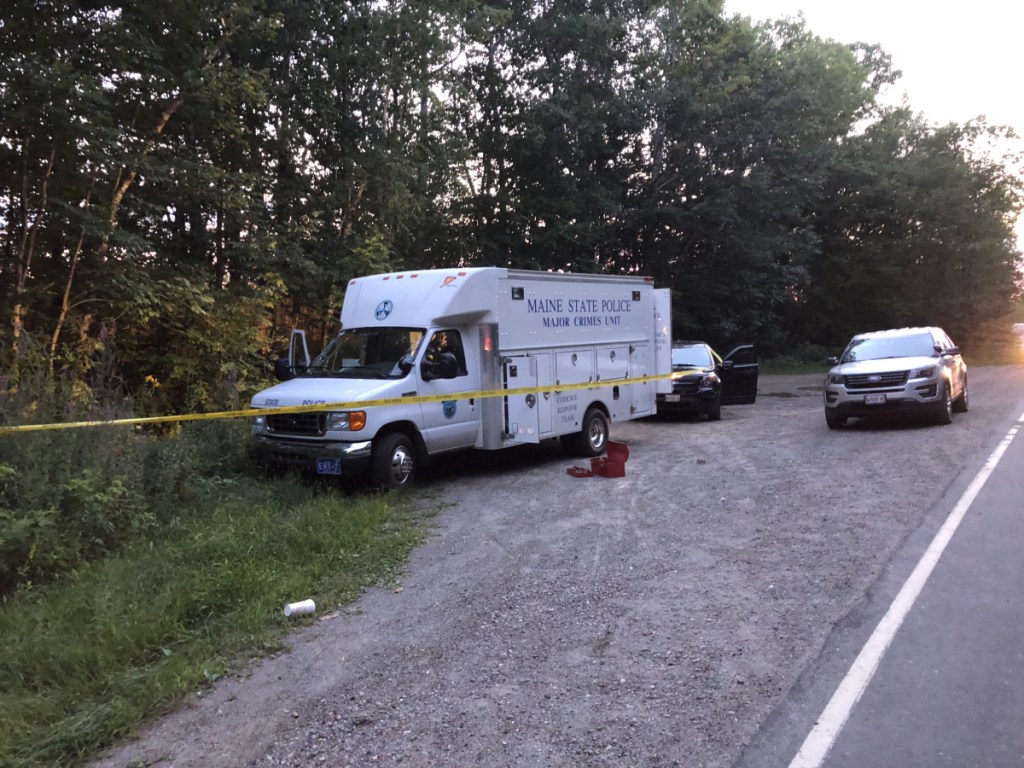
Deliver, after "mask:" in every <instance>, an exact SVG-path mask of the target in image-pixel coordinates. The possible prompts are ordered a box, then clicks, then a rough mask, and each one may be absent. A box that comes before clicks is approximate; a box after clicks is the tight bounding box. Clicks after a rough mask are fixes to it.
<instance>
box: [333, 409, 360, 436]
mask: <svg viewBox="0 0 1024 768" xmlns="http://www.w3.org/2000/svg"><path fill="white" fill-rule="evenodd" d="M365 426H366V411H329V412H328V413H327V431H328V432H334V431H342V432H358V431H359V430H360V429H362V428H363V427H365Z"/></svg>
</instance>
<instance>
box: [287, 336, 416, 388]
mask: <svg viewBox="0 0 1024 768" xmlns="http://www.w3.org/2000/svg"><path fill="white" fill-rule="evenodd" d="M425 333H426V329H424V328H346V329H345V330H343V331H342V332H341V333H339V334H338V335H337V336H335V337H334V338H333V339H331V341H330V342H329V343H328V344H327V346H326V347H324V349H323V351H322V352H321V353H320V354H319V355H317V356H316V359H315V360H313V362H312V363H310V366H309V368H308V369H307V370H306V371H305V373H302V374H300V375H303V376H310V377H323V376H332V377H338V378H346V379H401V378H403V377H404V376H405V375H406V374H407V373H408V372H409V371H410V370H411V369H412V358H413V357H415V356H416V350H417V349H418V348H419V345H420V342H421V341H422V340H423V336H424V334H425ZM403 363H404V364H403Z"/></svg>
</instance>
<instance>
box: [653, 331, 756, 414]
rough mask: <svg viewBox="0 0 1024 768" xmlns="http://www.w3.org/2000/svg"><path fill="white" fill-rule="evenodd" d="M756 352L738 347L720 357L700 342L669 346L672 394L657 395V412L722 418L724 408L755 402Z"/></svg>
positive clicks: (742, 346)
mask: <svg viewBox="0 0 1024 768" xmlns="http://www.w3.org/2000/svg"><path fill="white" fill-rule="evenodd" d="M757 373H758V364H757V353H756V352H755V351H754V347H753V345H751V344H741V345H740V346H738V347H736V348H735V349H734V350H733V351H732V352H730V353H729V354H728V355H726V356H725V357H724V358H723V357H721V356H720V355H719V354H718V353H717V352H715V350H713V349H712V348H711V347H710V346H708V345H707V344H705V343H704V342H703V341H677V342H674V343H673V344H672V392H671V393H670V394H659V395H658V411H678V412H683V413H693V414H697V415H701V414H706V415H707V417H708V419H709V420H711V421H718V420H719V419H720V418H722V406H723V405H743V404H749V403H753V402H754V401H755V400H756V399H757Z"/></svg>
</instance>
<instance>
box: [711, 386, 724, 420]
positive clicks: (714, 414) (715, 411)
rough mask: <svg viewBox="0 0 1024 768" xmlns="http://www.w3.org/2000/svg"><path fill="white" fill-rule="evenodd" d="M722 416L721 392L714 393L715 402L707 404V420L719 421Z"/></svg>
mask: <svg viewBox="0 0 1024 768" xmlns="http://www.w3.org/2000/svg"><path fill="white" fill-rule="evenodd" d="M721 418H722V393H721V392H719V393H718V394H717V395H715V402H713V403H712V404H711V405H709V406H708V421H719V420H721Z"/></svg>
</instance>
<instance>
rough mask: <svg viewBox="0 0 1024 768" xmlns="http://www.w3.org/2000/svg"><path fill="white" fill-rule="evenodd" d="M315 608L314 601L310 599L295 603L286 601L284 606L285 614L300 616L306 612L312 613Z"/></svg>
mask: <svg viewBox="0 0 1024 768" xmlns="http://www.w3.org/2000/svg"><path fill="white" fill-rule="evenodd" d="M315 610H316V603H314V602H313V601H312V600H300V601H299V602H297V603H288V605H286V606H285V607H284V615H285V616H302V615H303V614H306V613H313V612H314V611H315Z"/></svg>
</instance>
